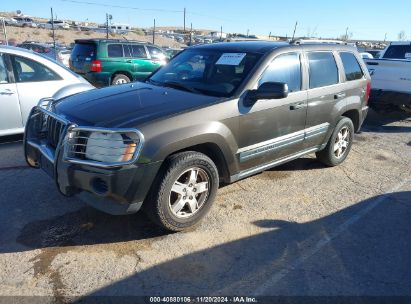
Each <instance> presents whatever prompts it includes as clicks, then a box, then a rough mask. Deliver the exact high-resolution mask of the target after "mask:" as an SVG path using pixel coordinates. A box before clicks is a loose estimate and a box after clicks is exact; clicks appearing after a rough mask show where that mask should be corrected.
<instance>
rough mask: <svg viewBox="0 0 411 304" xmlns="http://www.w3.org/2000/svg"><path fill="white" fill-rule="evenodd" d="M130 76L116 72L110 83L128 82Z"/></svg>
mask: <svg viewBox="0 0 411 304" xmlns="http://www.w3.org/2000/svg"><path fill="white" fill-rule="evenodd" d="M129 82H130V78H129V77H128V76H127V75H124V74H116V75H115V76H114V77H113V80H112V81H111V84H112V85H116V84H124V83H129Z"/></svg>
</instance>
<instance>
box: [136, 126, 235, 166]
mask: <svg viewBox="0 0 411 304" xmlns="http://www.w3.org/2000/svg"><path fill="white" fill-rule="evenodd" d="M209 143H211V144H215V145H217V146H218V148H219V149H220V151H221V153H222V156H223V157H224V160H225V162H226V164H227V169H228V170H229V173H230V174H232V173H233V172H237V171H238V164H237V161H236V158H235V151H237V149H238V147H237V143H236V141H235V139H234V136H233V134H232V132H231V131H230V129H229V128H228V127H227V126H226V125H224V124H223V123H221V122H216V121H214V122H208V123H202V124H199V125H194V126H185V127H182V128H178V129H172V130H169V131H166V132H161V133H159V134H158V135H156V136H154V137H151V138H147V140H146V143H145V145H144V147H143V150H142V153H141V155H140V158H139V162H156V161H162V160H164V159H166V158H167V157H168V156H169V155H171V154H173V153H175V152H177V151H180V150H186V149H189V148H190V147H193V146H197V145H202V144H209Z"/></svg>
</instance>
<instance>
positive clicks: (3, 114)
mask: <svg viewBox="0 0 411 304" xmlns="http://www.w3.org/2000/svg"><path fill="white" fill-rule="evenodd" d="M6 59H7V58H6V57H5V56H4V55H2V54H0V136H3V135H9V134H16V133H22V132H23V122H22V119H21V111H20V104H19V96H18V93H17V87H16V84H15V83H14V82H13V81H12V80H11V79H10V78H11V77H10V76H11V75H10V71H9V69H8V68H7V66H6Z"/></svg>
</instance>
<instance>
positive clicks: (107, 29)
mask: <svg viewBox="0 0 411 304" xmlns="http://www.w3.org/2000/svg"><path fill="white" fill-rule="evenodd" d="M106 38H107V39H108V14H107V13H106Z"/></svg>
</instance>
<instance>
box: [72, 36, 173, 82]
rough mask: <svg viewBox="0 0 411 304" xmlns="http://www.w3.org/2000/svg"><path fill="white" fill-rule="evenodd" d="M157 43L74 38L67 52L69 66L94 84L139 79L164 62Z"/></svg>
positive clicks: (162, 53) (164, 59)
mask: <svg viewBox="0 0 411 304" xmlns="http://www.w3.org/2000/svg"><path fill="white" fill-rule="evenodd" d="M166 59H167V56H166V54H165V53H164V51H163V50H162V49H160V48H159V47H157V46H155V45H152V44H149V43H144V42H137V41H130V40H118V39H78V40H75V46H74V49H73V51H72V53H71V56H70V61H69V64H70V69H71V70H73V71H74V72H76V73H77V74H79V75H81V76H83V77H84V78H85V79H87V80H88V81H89V82H90V83H91V84H93V85H94V86H96V87H104V86H108V85H113V84H122V83H127V82H130V81H134V80H141V79H144V78H146V77H147V76H149V75H150V74H151V73H152V72H154V71H155V70H156V69H158V68H159V67H160V66H162V65H164V64H166Z"/></svg>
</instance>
